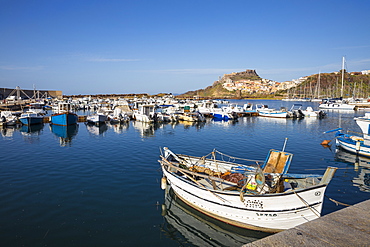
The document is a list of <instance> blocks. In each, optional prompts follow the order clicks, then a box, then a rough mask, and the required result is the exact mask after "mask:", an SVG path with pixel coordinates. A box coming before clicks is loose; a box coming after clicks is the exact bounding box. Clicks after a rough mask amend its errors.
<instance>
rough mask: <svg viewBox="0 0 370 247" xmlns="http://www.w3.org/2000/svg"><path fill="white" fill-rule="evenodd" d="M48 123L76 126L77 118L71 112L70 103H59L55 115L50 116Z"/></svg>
mask: <svg viewBox="0 0 370 247" xmlns="http://www.w3.org/2000/svg"><path fill="white" fill-rule="evenodd" d="M50 121H51V123H52V124H56V125H62V126H67V125H72V124H77V121H78V116H77V114H75V113H73V112H71V104H70V103H59V104H58V110H57V113H55V114H52V115H51V116H50Z"/></svg>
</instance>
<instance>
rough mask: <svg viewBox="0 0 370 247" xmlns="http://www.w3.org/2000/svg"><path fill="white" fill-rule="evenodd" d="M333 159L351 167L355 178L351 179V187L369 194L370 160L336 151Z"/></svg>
mask: <svg viewBox="0 0 370 247" xmlns="http://www.w3.org/2000/svg"><path fill="white" fill-rule="evenodd" d="M335 159H336V160H339V161H344V162H346V163H349V164H351V165H353V170H354V172H355V174H356V176H355V177H354V178H353V179H352V183H353V186H357V187H359V189H360V190H361V191H364V192H370V159H369V158H366V157H362V156H358V155H355V154H351V153H348V152H346V151H343V150H340V149H337V150H336V154H335Z"/></svg>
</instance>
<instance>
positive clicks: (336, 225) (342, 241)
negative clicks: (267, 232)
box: [243, 200, 370, 247]
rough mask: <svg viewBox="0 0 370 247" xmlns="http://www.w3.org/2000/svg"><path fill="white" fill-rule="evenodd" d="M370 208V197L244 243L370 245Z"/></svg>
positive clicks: (258, 246) (250, 246)
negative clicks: (290, 227) (293, 226)
mask: <svg viewBox="0 0 370 247" xmlns="http://www.w3.org/2000/svg"><path fill="white" fill-rule="evenodd" d="M369 209H370V200H367V201H364V202H361V203H358V204H356V205H353V206H350V207H348V208H344V209H341V210H339V211H336V212H333V213H331V214H328V215H325V216H323V217H321V218H319V219H317V220H313V221H310V222H307V223H304V224H302V225H299V226H297V227H295V228H292V229H289V230H286V231H283V232H279V233H276V234H274V235H271V236H268V237H266V238H263V239H260V240H257V241H255V242H252V243H249V244H246V245H243V247H262V246H263V247H266V246H320V247H321V246H370V210H369Z"/></svg>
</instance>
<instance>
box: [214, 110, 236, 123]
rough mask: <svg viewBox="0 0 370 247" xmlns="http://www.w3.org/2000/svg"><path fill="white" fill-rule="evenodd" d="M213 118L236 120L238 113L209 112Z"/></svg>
mask: <svg viewBox="0 0 370 247" xmlns="http://www.w3.org/2000/svg"><path fill="white" fill-rule="evenodd" d="M211 115H212V117H213V119H214V120H226V121H227V120H237V119H238V115H237V113H236V112H233V113H228V112H224V111H221V112H212V113H211Z"/></svg>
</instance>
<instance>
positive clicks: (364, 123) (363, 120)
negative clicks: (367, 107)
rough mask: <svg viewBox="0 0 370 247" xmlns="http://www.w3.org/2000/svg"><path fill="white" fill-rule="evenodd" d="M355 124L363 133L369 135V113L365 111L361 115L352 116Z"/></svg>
mask: <svg viewBox="0 0 370 247" xmlns="http://www.w3.org/2000/svg"><path fill="white" fill-rule="evenodd" d="M354 119H355V121H356V123H357V125H358V126H359V127H360V128H361V131H362V133H363V134H364V135H369V133H370V113H365V116H363V117H357V118H354Z"/></svg>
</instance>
